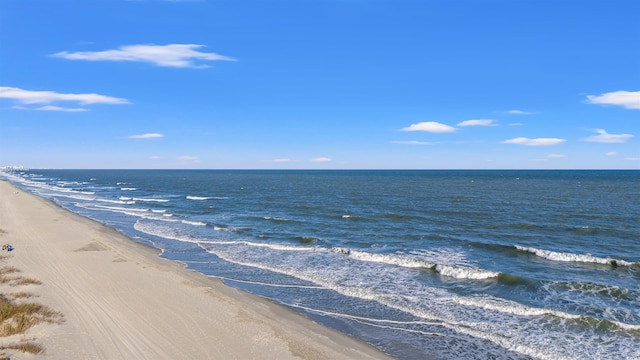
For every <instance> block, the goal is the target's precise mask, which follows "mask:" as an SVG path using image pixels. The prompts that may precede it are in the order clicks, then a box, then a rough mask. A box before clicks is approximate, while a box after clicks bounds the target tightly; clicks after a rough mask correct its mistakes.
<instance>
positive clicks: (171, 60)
mask: <svg viewBox="0 0 640 360" xmlns="http://www.w3.org/2000/svg"><path fill="white" fill-rule="evenodd" d="M201 47H204V45H198V44H168V45H126V46H121V47H119V48H118V49H112V50H104V51H80V52H67V51H62V52H59V53H56V54H52V55H51V56H53V57H59V58H63V59H68V60H88V61H136V62H147V63H152V64H154V65H157V66H164V67H180V68H185V67H186V68H205V67H207V66H206V65H198V64H196V62H195V61H196V60H201V61H221V60H225V61H235V59H234V58H231V57H227V56H223V55H218V54H215V53H207V52H201V51H198V50H197V49H199V48H201Z"/></svg>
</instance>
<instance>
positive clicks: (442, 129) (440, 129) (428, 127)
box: [401, 121, 457, 133]
mask: <svg viewBox="0 0 640 360" xmlns="http://www.w3.org/2000/svg"><path fill="white" fill-rule="evenodd" d="M401 130H402V131H426V132H431V133H449V132H454V131H456V130H457V129H456V128H454V127H453V126H449V125H445V124H441V123H439V122H435V121H425V122H419V123H417V124H411V125H410V126H408V127H406V128H403V129H401Z"/></svg>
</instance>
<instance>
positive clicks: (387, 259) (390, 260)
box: [332, 248, 435, 269]
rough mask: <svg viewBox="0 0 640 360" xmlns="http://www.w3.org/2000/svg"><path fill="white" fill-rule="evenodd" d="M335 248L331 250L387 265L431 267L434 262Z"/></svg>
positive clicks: (361, 259)
mask: <svg viewBox="0 0 640 360" xmlns="http://www.w3.org/2000/svg"><path fill="white" fill-rule="evenodd" d="M335 249H337V250H333V249H332V251H333V252H337V253H341V254H346V255H349V256H350V257H352V258H354V259H357V260H360V261H368V262H376V263H384V264H389V265H396V266H402V267H407V268H428V269H430V268H433V267H434V266H435V264H432V263H429V262H426V261H422V260H418V259H414V258H411V257H407V256H401V255H393V254H375V253H369V252H365V251H357V250H347V249H341V248H335Z"/></svg>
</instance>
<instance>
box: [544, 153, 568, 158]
mask: <svg viewBox="0 0 640 360" xmlns="http://www.w3.org/2000/svg"><path fill="white" fill-rule="evenodd" d="M547 157H548V158H549V159H561V158H566V157H567V155H563V154H549V155H547Z"/></svg>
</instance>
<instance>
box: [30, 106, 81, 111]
mask: <svg viewBox="0 0 640 360" xmlns="http://www.w3.org/2000/svg"><path fill="white" fill-rule="evenodd" d="M34 110H39V111H64V112H83V111H87V109H85V108H65V107H61V106H54V105H45V106H41V107H38V108H35V109H34Z"/></svg>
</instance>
